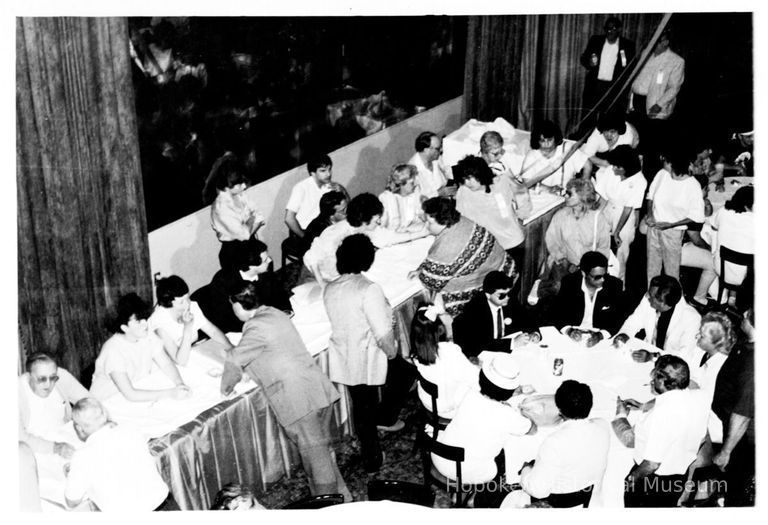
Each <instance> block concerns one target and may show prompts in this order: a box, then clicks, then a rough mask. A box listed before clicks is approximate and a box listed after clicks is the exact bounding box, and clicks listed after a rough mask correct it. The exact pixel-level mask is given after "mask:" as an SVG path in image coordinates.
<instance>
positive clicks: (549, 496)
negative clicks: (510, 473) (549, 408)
mask: <svg viewBox="0 0 768 525" xmlns="http://www.w3.org/2000/svg"><path fill="white" fill-rule="evenodd" d="M555 404H556V405H557V408H558V410H559V411H560V416H561V417H562V418H563V423H561V424H560V425H559V426H558V427H557V430H556V431H555V432H553V433H552V434H550V435H549V436H548V437H547V438H546V439H545V440H544V442H543V443H542V444H541V448H540V449H539V453H538V455H537V456H536V461H534V463H533V465H532V466H531V465H526V466H525V467H523V469H522V471H521V472H520V485H521V486H522V488H523V490H525V492H526V493H528V494H529V495H530V496H531V497H532V498H535V499H539V500H546V501H547V502H548V503H549V504H550V505H551V506H552V507H575V506H579V505H582V504H583V505H584V506H587V504H588V503H589V499H590V497H591V494H592V488H593V486H594V485H595V483H597V482H598V481H600V480H601V479H602V477H603V473H604V472H605V465H606V461H607V458H608V446H609V444H610V429H609V426H608V423H607V422H606V421H604V420H602V419H587V416H589V412H590V411H591V410H592V390H590V388H589V386H587V385H585V384H584V383H579V382H578V381H573V380H570V379H569V380H566V381H563V383H562V384H561V385H560V387H558V389H557V392H555Z"/></svg>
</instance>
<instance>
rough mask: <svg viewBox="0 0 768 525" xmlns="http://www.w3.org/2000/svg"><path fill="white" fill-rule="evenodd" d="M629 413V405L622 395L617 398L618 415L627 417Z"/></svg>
mask: <svg viewBox="0 0 768 525" xmlns="http://www.w3.org/2000/svg"><path fill="white" fill-rule="evenodd" d="M628 415H629V405H628V404H627V402H626V401H624V400H623V399H621V398H620V397H617V398H616V416H617V417H627V416H628Z"/></svg>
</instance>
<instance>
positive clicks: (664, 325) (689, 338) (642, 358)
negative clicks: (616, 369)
mask: <svg viewBox="0 0 768 525" xmlns="http://www.w3.org/2000/svg"><path fill="white" fill-rule="evenodd" d="M700 322H701V316H700V315H699V313H698V312H697V311H696V309H695V308H694V307H692V306H691V305H689V304H688V303H686V302H685V299H683V289H682V287H681V286H680V283H679V282H678V281H677V279H675V278H674V277H669V276H668V275H657V276H656V277H654V278H653V279H651V282H650V285H649V287H648V293H646V294H645V295H644V296H643V298H642V299H641V300H640V304H639V305H638V306H637V308H636V309H635V311H634V312H632V315H630V316H629V317H628V318H627V320H626V321H624V324H623V325H622V327H621V329H620V330H619V335H621V334H624V335H625V336H627V337H637V335H638V333H641V334H642V333H644V334H645V335H644V336H642V337H640V339H643V340H644V341H645V342H646V343H650V344H652V345H655V346H656V347H657V348H659V349H660V351H659V352H653V353H651V352H649V351H648V350H636V351H634V352H633V353H632V358H633V359H634V360H635V361H637V362H640V363H644V362H647V361H649V360H650V359H651V358H652V357H654V356H658V355H660V354H661V353H662V352H663V353H672V354H675V355H677V356H680V357H682V358H683V359H690V356H691V355H693V354H694V350H695V349H696V337H697V336H698V334H699V324H700ZM617 338H618V336H617ZM688 365H689V367H691V366H694V365H698V363H695V364H694V363H688Z"/></svg>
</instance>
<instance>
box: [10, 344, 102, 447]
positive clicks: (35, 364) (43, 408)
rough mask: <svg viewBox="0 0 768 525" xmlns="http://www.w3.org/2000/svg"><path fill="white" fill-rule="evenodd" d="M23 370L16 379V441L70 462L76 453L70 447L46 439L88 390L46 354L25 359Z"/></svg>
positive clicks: (85, 395) (37, 353)
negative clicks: (17, 416) (24, 370)
mask: <svg viewBox="0 0 768 525" xmlns="http://www.w3.org/2000/svg"><path fill="white" fill-rule="evenodd" d="M26 369H27V371H26V373H24V374H22V375H21V376H20V377H19V441H23V442H25V443H27V444H28V445H29V446H30V448H31V449H32V450H33V451H34V452H36V453H45V454H58V455H59V456H61V457H63V458H65V459H69V458H70V457H72V454H73V453H74V451H75V449H74V448H73V447H72V446H71V445H69V444H68V443H63V442H57V441H51V440H48V439H46V437H45V436H46V435H50V434H51V433H52V432H55V431H56V430H57V429H58V428H59V427H61V425H63V424H64V423H66V422H67V421H69V420H70V419H71V415H70V413H71V410H70V406H71V404H72V403H75V402H77V401H79V400H80V399H82V398H84V397H87V396H88V391H87V390H86V389H85V388H83V385H81V384H80V383H79V382H78V380H77V379H75V378H74V377H73V376H72V374H70V373H69V372H67V371H66V370H65V369H63V368H59V366H58V365H57V364H56V359H54V357H53V356H51V355H50V354H47V353H45V352H35V353H34V354H31V355H30V356H29V357H27V363H26Z"/></svg>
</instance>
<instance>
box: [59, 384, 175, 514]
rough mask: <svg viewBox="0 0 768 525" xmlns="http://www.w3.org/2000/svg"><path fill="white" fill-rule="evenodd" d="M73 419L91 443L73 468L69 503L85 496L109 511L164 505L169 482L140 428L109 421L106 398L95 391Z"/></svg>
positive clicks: (69, 475) (77, 405)
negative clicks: (102, 400)
mask: <svg viewBox="0 0 768 525" xmlns="http://www.w3.org/2000/svg"><path fill="white" fill-rule="evenodd" d="M72 420H73V422H74V429H75V432H76V433H77V436H78V437H79V438H80V439H81V440H82V441H85V445H84V446H83V447H82V448H81V449H79V450H77V451H76V452H75V455H74V456H73V457H72V462H71V463H70V466H69V471H68V473H67V487H66V489H65V492H64V496H65V499H66V503H67V506H68V507H70V508H73V507H77V506H78V505H80V504H81V503H83V502H84V501H85V500H89V501H91V502H92V503H93V504H94V505H95V506H96V507H98V509H99V510H102V511H105V512H109V511H123V512H126V511H128V512H141V511H144V512H146V511H152V510H156V509H157V508H158V507H160V506H161V505H163V503H164V502H165V500H166V498H167V496H168V487H167V486H166V484H165V482H164V481H163V478H161V477H160V474H159V473H158V471H157V466H156V464H155V460H154V458H153V457H152V455H151V454H150V453H149V449H148V447H147V442H146V440H145V439H144V438H143V437H142V436H141V435H140V434H138V433H137V432H134V431H133V430H130V429H129V428H128V427H124V426H122V425H118V424H116V423H113V422H112V421H109V420H108V419H107V415H106V413H105V412H104V407H102V405H101V403H99V402H98V401H97V400H95V399H93V398H89V397H86V398H83V399H81V400H80V401H78V402H77V403H75V406H74V407H73V408H72Z"/></svg>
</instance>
